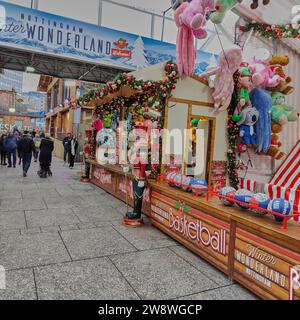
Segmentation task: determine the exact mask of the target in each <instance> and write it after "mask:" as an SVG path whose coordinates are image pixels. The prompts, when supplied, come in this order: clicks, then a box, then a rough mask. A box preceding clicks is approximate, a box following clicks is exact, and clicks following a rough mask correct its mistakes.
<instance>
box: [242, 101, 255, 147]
mask: <svg viewBox="0 0 300 320" xmlns="http://www.w3.org/2000/svg"><path fill="white" fill-rule="evenodd" d="M258 119H259V113H258V111H257V110H256V108H254V107H247V108H245V109H243V111H242V112H241V120H240V121H239V122H238V123H237V125H238V126H240V137H241V138H242V140H243V142H244V143H245V144H246V145H247V147H249V148H251V147H255V146H256V134H255V131H254V125H255V124H256V122H257V121H258Z"/></svg>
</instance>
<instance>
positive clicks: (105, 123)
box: [102, 113, 113, 128]
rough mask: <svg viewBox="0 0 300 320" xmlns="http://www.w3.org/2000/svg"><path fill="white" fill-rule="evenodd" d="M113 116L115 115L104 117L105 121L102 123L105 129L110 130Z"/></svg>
mask: <svg viewBox="0 0 300 320" xmlns="http://www.w3.org/2000/svg"><path fill="white" fill-rule="evenodd" d="M112 116H113V115H112V114H111V113H109V114H106V115H104V116H103V121H102V122H103V127H104V128H109V127H110V125H111V120H112Z"/></svg>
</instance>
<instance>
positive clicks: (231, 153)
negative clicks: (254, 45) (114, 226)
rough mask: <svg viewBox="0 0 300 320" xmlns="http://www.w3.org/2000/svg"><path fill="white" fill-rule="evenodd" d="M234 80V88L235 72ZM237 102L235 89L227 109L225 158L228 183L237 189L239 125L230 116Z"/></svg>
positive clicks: (236, 77)
mask: <svg viewBox="0 0 300 320" xmlns="http://www.w3.org/2000/svg"><path fill="white" fill-rule="evenodd" d="M234 80H235V88H237V86H236V84H237V81H238V75H237V73H236V74H235V75H234ZM237 104H238V98H237V91H236V90H235V91H234V93H233V95H232V99H231V103H230V106H229V110H228V123H227V138H228V150H227V159H228V166H227V174H228V178H229V184H230V186H232V187H233V188H235V189H238V185H239V177H238V172H237V166H236V157H237V147H238V145H237V143H238V137H239V132H240V129H239V126H238V125H237V124H236V122H234V121H233V120H232V116H233V114H234V111H235V109H236V106H237Z"/></svg>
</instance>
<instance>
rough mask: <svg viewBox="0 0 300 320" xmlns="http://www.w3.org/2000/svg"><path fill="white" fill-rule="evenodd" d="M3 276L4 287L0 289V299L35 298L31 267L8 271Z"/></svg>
mask: <svg viewBox="0 0 300 320" xmlns="http://www.w3.org/2000/svg"><path fill="white" fill-rule="evenodd" d="M5 278H6V289H5V290H0V301H1V300H36V299H37V296H36V289H35V282H34V276H33V270H32V269H26V270H16V271H8V272H6V274H5Z"/></svg>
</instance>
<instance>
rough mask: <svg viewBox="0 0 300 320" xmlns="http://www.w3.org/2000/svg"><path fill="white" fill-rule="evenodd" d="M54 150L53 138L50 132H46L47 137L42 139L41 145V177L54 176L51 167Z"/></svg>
mask: <svg viewBox="0 0 300 320" xmlns="http://www.w3.org/2000/svg"><path fill="white" fill-rule="evenodd" d="M53 150H54V142H53V140H52V139H51V137H50V135H49V134H46V137H45V138H43V139H42V140H41V145H40V157H39V161H40V171H39V176H40V177H41V178H47V175H49V176H52V172H51V169H50V166H51V162H52V152H53Z"/></svg>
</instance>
